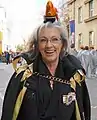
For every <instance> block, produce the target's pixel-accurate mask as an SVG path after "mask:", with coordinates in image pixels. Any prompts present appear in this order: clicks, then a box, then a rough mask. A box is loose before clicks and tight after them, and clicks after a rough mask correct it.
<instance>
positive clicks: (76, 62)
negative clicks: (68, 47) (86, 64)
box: [63, 54, 85, 74]
mask: <svg viewBox="0 0 97 120" xmlns="http://www.w3.org/2000/svg"><path fill="white" fill-rule="evenodd" d="M65 59H67V60H68V61H69V64H71V66H72V67H74V68H75V69H76V70H79V69H80V70H82V71H83V73H84V74H85V70H84V68H83V67H82V65H81V62H80V61H79V60H78V59H77V57H75V56H73V55H70V54H68V55H67V56H65V57H64V58H63V60H65Z"/></svg>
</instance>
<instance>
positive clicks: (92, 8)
mask: <svg viewBox="0 0 97 120" xmlns="http://www.w3.org/2000/svg"><path fill="white" fill-rule="evenodd" d="M93 3H94V1H93V0H91V1H90V2H89V17H92V16H93V13H94V4H93Z"/></svg>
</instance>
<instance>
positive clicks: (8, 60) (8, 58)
mask: <svg viewBox="0 0 97 120" xmlns="http://www.w3.org/2000/svg"><path fill="white" fill-rule="evenodd" d="M5 57H6V64H7V65H8V64H9V63H10V54H9V52H6V54H5Z"/></svg>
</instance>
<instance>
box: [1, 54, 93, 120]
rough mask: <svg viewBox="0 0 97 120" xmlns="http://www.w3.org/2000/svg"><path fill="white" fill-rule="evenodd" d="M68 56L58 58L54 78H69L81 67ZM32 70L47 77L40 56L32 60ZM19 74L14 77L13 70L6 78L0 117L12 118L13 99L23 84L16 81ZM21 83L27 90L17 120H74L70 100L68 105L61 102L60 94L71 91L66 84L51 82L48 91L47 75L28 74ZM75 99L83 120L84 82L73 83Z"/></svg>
mask: <svg viewBox="0 0 97 120" xmlns="http://www.w3.org/2000/svg"><path fill="white" fill-rule="evenodd" d="M70 57H71V59H72V62H71V60H70V59H69V58H70ZM69 58H68V57H64V58H63V59H62V60H60V61H59V64H58V67H57V69H56V73H55V76H56V77H57V78H61V79H65V80H67V81H69V80H70V78H71V77H72V76H73V75H74V74H75V73H76V71H77V70H78V69H83V68H82V67H81V65H80V64H79V65H78V64H74V63H77V62H78V61H77V59H76V58H75V57H73V56H70V55H69ZM73 58H74V59H73ZM76 61H77V62H76ZM33 72H38V73H40V74H41V75H47V76H51V74H50V72H49V71H48V69H47V67H46V65H45V64H44V63H43V61H42V59H41V57H40V56H39V57H37V59H36V60H35V61H34V64H33ZM23 73H24V71H22V72H21V73H20V74H18V75H17V77H16V73H14V75H13V76H12V78H11V79H10V82H9V84H8V87H7V90H6V93H5V98H4V103H3V112H2V117H1V120H12V116H13V111H14V107H15V103H16V99H17V96H18V94H19V92H20V90H21V89H22V86H23V82H20V80H21V78H22V76H23ZM25 86H26V87H27V91H26V94H25V96H24V99H23V103H22V106H21V108H20V112H19V114H18V118H17V120H27V119H28V120H52V119H54V120H64V119H66V120H76V115H75V105H74V104H75V103H74V101H72V103H71V104H69V105H65V104H63V96H64V95H67V94H69V93H70V92H74V90H73V89H72V88H71V87H70V85H67V84H62V83H59V82H54V89H53V91H52V90H51V88H50V83H49V80H48V79H47V78H43V77H41V76H36V75H32V76H30V77H29V78H28V79H27V80H26V83H25ZM76 99H77V101H78V106H79V110H80V116H81V120H84V118H83V117H85V120H90V116H91V110H90V99H89V94H88V90H87V87H86V83H85V81H82V82H81V86H80V85H79V84H77V83H76ZM9 108H10V109H9Z"/></svg>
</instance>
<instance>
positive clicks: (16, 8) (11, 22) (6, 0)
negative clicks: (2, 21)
mask: <svg viewBox="0 0 97 120" xmlns="http://www.w3.org/2000/svg"><path fill="white" fill-rule="evenodd" d="M1 1H2V2H3V4H4V5H5V8H6V11H7V26H8V27H9V28H10V30H11V31H10V35H9V37H10V38H9V39H10V43H11V44H12V45H16V44H19V43H22V42H23V39H28V38H29V35H30V34H31V33H32V31H33V30H34V29H35V28H36V27H37V26H38V25H39V24H41V23H42V22H43V15H44V12H45V7H46V3H47V1H48V0H1ZM61 1H62V0H52V2H53V3H54V5H55V6H56V7H57V6H58V5H59V3H60V2H61Z"/></svg>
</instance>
